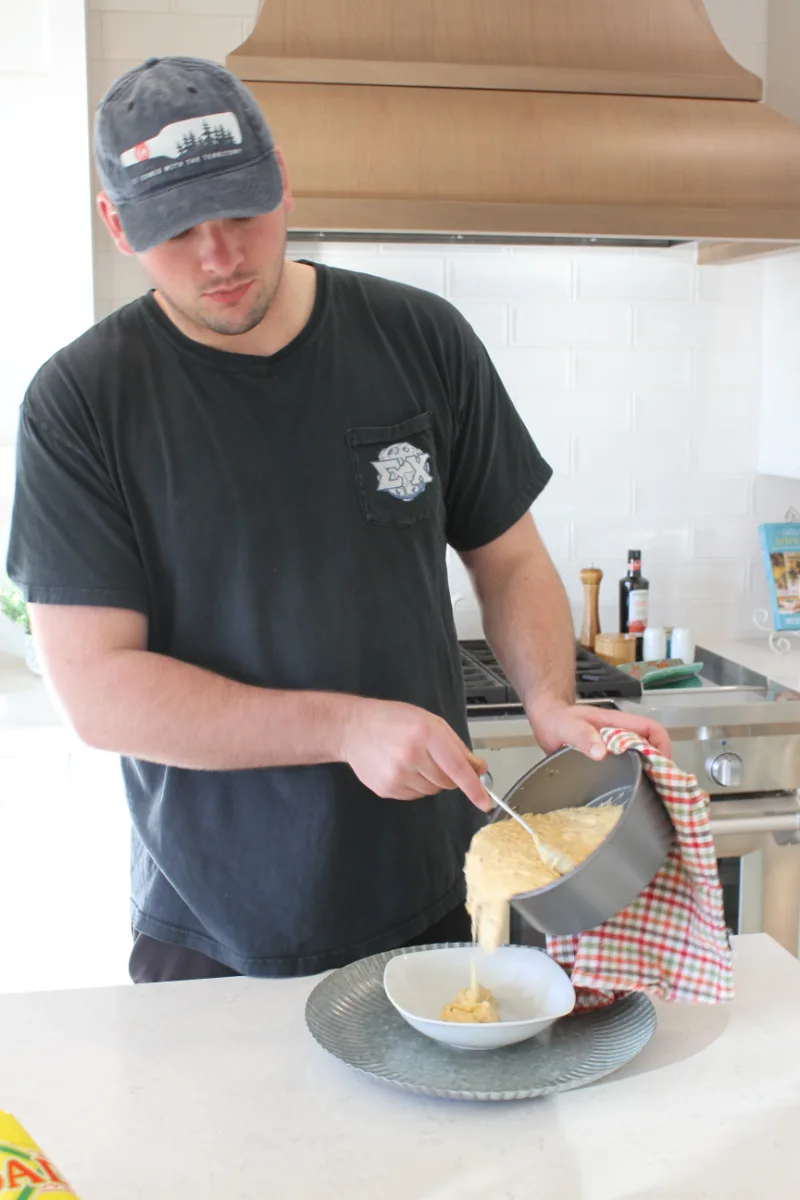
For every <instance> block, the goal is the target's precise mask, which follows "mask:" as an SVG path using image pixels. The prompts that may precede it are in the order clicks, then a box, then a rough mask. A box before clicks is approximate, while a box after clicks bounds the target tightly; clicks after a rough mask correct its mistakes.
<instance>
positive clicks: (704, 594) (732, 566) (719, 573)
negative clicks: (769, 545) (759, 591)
mask: <svg viewBox="0 0 800 1200" xmlns="http://www.w3.org/2000/svg"><path fill="white" fill-rule="evenodd" d="M651 575H652V577H653V578H652V580H651V583H652V585H653V587H655V586H656V584H657V587H658V591H659V593H660V595H661V596H662V597H663V598H664V599H667V600H683V601H686V600H704V601H706V602H707V603H709V604H713V603H714V601H715V600H717V599H720V600H725V599H728V598H729V597H734V596H741V595H743V594H744V592H745V590H746V583H747V580H746V574H745V564H744V562H742V561H730V560H717V561H716V562H702V561H700V560H695V561H691V562H681V563H670V565H669V567H668V568H666V567H664V566H663V565H661V566H657V567H656V568H655V569H654V570H653V571H652V572H651Z"/></svg>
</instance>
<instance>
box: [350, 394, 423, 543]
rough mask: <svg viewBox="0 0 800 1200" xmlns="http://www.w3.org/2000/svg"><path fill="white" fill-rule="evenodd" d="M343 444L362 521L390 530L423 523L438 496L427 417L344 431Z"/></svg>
mask: <svg viewBox="0 0 800 1200" xmlns="http://www.w3.org/2000/svg"><path fill="white" fill-rule="evenodd" d="M347 444H348V446H349V448H350V462H351V465H352V468H353V475H354V477H355V484H356V491H357V492H358V500H359V504H360V505H361V511H362V513H363V514H364V518H365V520H367V521H371V522H373V523H374V524H376V525H395V526H409V525H418V524H419V523H420V521H425V520H427V518H428V517H429V516H430V515H431V513H432V512H433V511H434V509H435V508H436V506H437V504H438V499H439V494H440V487H439V479H438V472H437V470H436V460H435V453H434V452H435V443H434V438H433V422H432V419H431V414H430V413H428V412H422V413H418V414H417V415H416V416H414V417H409V418H408V420H406V421H400V422H399V424H397V425H375V426H366V425H364V426H359V427H358V428H356V429H348V431H347Z"/></svg>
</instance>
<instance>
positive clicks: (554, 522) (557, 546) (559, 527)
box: [534, 512, 572, 562]
mask: <svg viewBox="0 0 800 1200" xmlns="http://www.w3.org/2000/svg"><path fill="white" fill-rule="evenodd" d="M534 520H535V521H536V528H537V529H538V531H539V536H540V537H541V539H542V541H543V542H544V544H545V546H546V547H547V550H548V552H549V554H550V557H551V558H553V559H555V561H556V562H563V561H564V560H565V559H568V558H569V556H570V538H571V530H572V526H571V524H570V522H569V520H567V519H566V518H564V517H548V516H545V515H544V514H543V513H538V512H536V513H534Z"/></svg>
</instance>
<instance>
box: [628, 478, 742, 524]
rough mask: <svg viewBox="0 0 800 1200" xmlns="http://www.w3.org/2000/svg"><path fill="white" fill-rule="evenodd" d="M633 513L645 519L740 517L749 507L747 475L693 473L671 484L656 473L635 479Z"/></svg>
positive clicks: (672, 519) (674, 519) (689, 519)
mask: <svg viewBox="0 0 800 1200" xmlns="http://www.w3.org/2000/svg"><path fill="white" fill-rule="evenodd" d="M634 496H635V500H634V513H635V515H636V516H637V517H638V518H644V519H645V520H648V521H656V520H663V519H664V516H665V514H666V513H669V519H670V520H671V521H676V520H681V519H682V520H687V521H691V520H693V519H695V518H698V519H700V518H703V517H719V518H720V519H724V518H726V517H741V516H745V515H746V514H747V513H748V512H749V511H750V476H748V475H709V476H704V477H700V478H697V477H692V478H691V479H690V480H689V481H684V482H682V483H681V484H678V483H677V482H676V483H675V484H673V485H672V486H670V485H669V483H665V481H664V479H663V478H662V477H659V476H652V477H646V478H641V479H637V480H635V483H634Z"/></svg>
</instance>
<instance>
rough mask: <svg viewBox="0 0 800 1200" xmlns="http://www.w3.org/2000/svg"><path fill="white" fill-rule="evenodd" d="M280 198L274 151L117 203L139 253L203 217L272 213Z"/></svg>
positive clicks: (127, 234)
mask: <svg viewBox="0 0 800 1200" xmlns="http://www.w3.org/2000/svg"><path fill="white" fill-rule="evenodd" d="M282 199H283V178H282V176H281V171H280V167H279V165H278V160H277V158H276V157H275V155H273V154H271V155H270V156H269V157H268V158H266V159H262V160H261V162H258V163H250V164H248V166H246V167H240V168H239V169H238V170H235V171H226V172H221V173H220V174H218V175H208V176H206V177H205V178H197V177H195V178H194V179H187V180H186V182H185V183H178V184H174V185H173V186H172V187H170V188H168V189H167V190H166V191H164V192H161V193H157V194H156V195H153V196H141V197H140V198H139V199H137V200H130V201H128V202H127V203H124V204H117V206H116V207H117V213H118V214H119V219H120V222H121V224H122V230H123V232H124V234H125V237H126V239H127V242H128V245H129V246H130V248H131V249H132V250H134V251H135V252H136V253H137V254H141V253H143V252H144V251H145V250H152V248H153V247H154V246H159V245H160V244H161V243H162V242H166V241H169V239H170V238H173V237H177V235H178V234H179V233H185V231H186V230H187V229H191V228H192V227H193V226H194V225H201V224H202V223H203V221H221V220H223V219H225V218H226V217H228V218H230V217H258V216H261V215H262V214H263V213H268V212H273V211H274V210H275V209H276V208H277V207H278V205H279V204H280V202H281V200H282Z"/></svg>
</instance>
